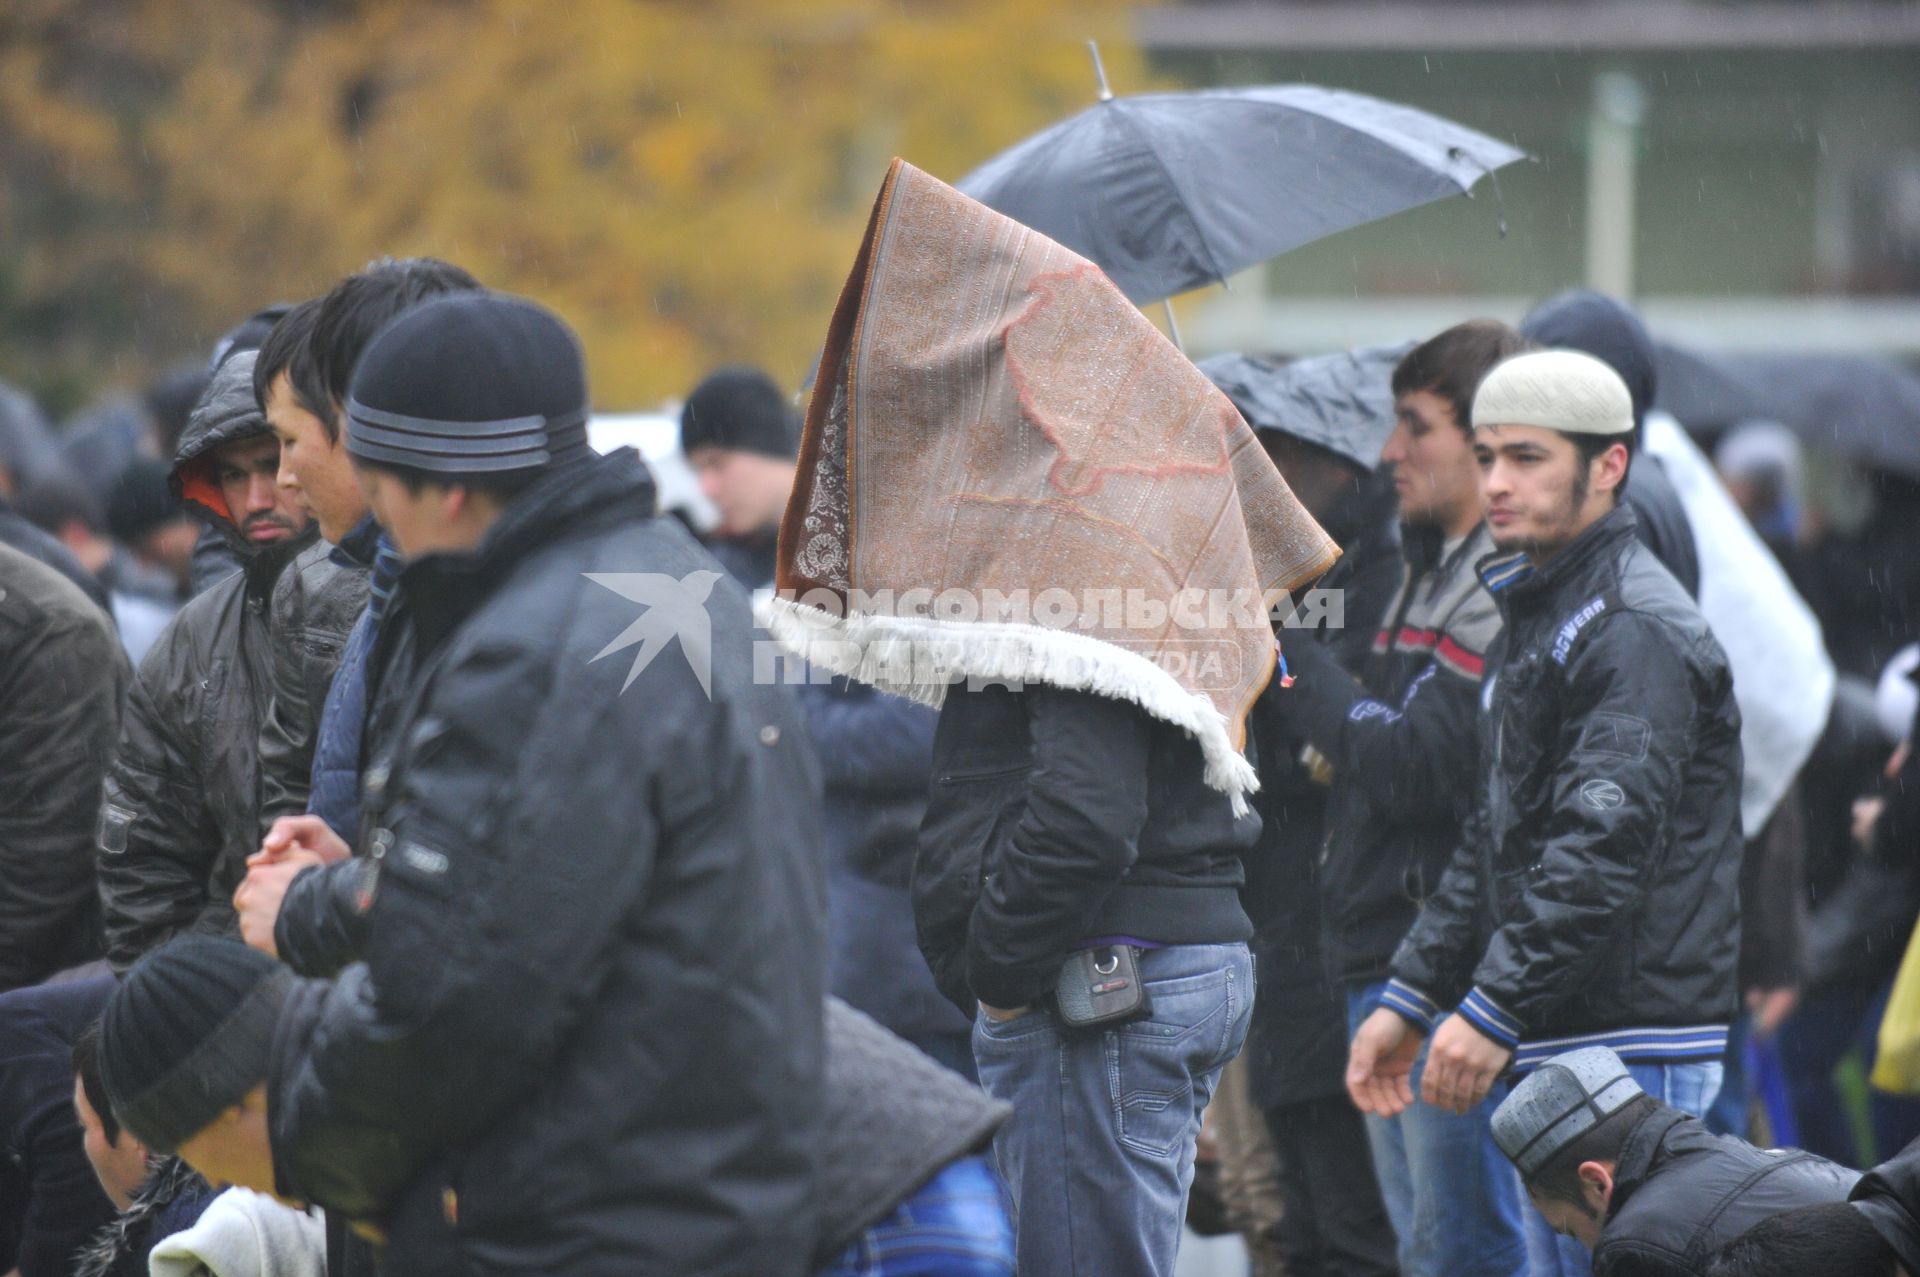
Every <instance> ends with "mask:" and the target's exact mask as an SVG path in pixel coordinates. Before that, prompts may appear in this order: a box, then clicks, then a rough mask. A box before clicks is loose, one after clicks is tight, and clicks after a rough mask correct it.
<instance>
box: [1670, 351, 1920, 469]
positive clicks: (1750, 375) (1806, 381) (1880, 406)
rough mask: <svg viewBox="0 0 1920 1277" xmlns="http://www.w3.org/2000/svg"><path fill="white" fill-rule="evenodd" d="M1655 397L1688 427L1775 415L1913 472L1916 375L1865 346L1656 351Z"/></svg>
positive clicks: (1825, 445) (1840, 448)
mask: <svg viewBox="0 0 1920 1277" xmlns="http://www.w3.org/2000/svg"><path fill="white" fill-rule="evenodd" d="M1656 359H1657V364H1658V367H1659V376H1660V387H1659V391H1658V393H1657V394H1656V395H1655V397H1654V398H1655V402H1656V403H1657V404H1658V406H1659V407H1661V408H1664V409H1666V411H1668V412H1670V413H1672V414H1673V416H1674V418H1675V419H1676V420H1678V421H1679V422H1680V424H1681V425H1683V426H1686V427H1687V428H1688V429H1690V430H1696V431H1702V432H1711V431H1715V430H1719V429H1722V428H1723V427H1726V426H1734V425H1738V424H1740V423H1741V422H1743V421H1753V420H1768V421H1778V422H1780V423H1781V424H1783V425H1785V426H1788V427H1790V428H1791V429H1792V430H1793V431H1794V432H1795V433H1796V434H1798V435H1799V436H1800V437H1801V438H1802V439H1805V440H1806V441H1807V442H1808V443H1809V444H1812V445H1813V446H1814V447H1817V448H1821V449H1824V450H1826V451H1828V452H1832V453H1835V454H1837V455H1839V456H1843V457H1848V458H1851V459H1852V460H1855V461H1860V462H1864V463H1866V464H1868V465H1872V466H1878V467H1880V468H1881V469H1883V470H1892V471H1896V472H1898V473H1901V474H1906V475H1911V476H1914V477H1916V478H1920V376H1915V375H1914V374H1913V373H1912V372H1909V371H1908V370H1907V369H1905V368H1902V367H1901V366H1900V365H1898V364H1896V363H1893V362H1892V361H1890V360H1886V359H1875V358H1872V357H1870V356H1867V355H1817V354H1768V353H1763V352H1757V351H1742V352H1737V353H1735V352H1727V351H1702V350H1688V349H1683V348H1682V347H1679V346H1673V345H1669V344H1667V343H1665V342H1662V343H1660V344H1659V347H1658V352H1657V356H1656Z"/></svg>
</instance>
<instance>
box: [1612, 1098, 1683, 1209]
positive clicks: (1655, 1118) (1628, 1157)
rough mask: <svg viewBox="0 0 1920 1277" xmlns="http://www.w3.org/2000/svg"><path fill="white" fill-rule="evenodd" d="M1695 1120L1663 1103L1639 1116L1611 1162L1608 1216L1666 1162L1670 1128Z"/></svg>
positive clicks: (1624, 1203) (1620, 1206)
mask: <svg viewBox="0 0 1920 1277" xmlns="http://www.w3.org/2000/svg"><path fill="white" fill-rule="evenodd" d="M1697 1120H1698V1119H1697V1118H1694V1117H1691V1116H1689V1115H1688V1114H1686V1113H1683V1112H1681V1111H1680V1110H1679V1109H1676V1108H1669V1107H1667V1106H1666V1105H1664V1104H1662V1105H1661V1106H1660V1107H1658V1108H1656V1109H1654V1110H1653V1112H1651V1113H1649V1114H1647V1115H1646V1116H1645V1117H1643V1118H1641V1119H1640V1124H1639V1125H1638V1126H1636V1127H1634V1128H1633V1131H1632V1132H1631V1133H1630V1134H1629V1135H1628V1136H1627V1142H1626V1143H1625V1144H1624V1145H1622V1146H1621V1149H1620V1158H1619V1160H1618V1161H1616V1162H1615V1163H1614V1167H1613V1200H1612V1201H1611V1202H1610V1203H1608V1206H1607V1218H1608V1219H1612V1218H1613V1217H1614V1216H1615V1215H1618V1214H1619V1213H1620V1210H1621V1208H1622V1207H1624V1206H1625V1205H1626V1204H1627V1199H1628V1198H1630V1197H1632V1196H1633V1195H1634V1193H1636V1192H1638V1191H1639V1190H1640V1187H1641V1186H1642V1185H1643V1184H1645V1183H1646V1182H1647V1181H1648V1180H1649V1179H1651V1178H1652V1177H1653V1175H1654V1173H1655V1172H1656V1171H1658V1170H1659V1169H1660V1168H1661V1167H1662V1166H1664V1165H1665V1164H1666V1161H1667V1149H1666V1142H1667V1136H1668V1135H1669V1134H1671V1133H1672V1131H1673V1129H1674V1128H1675V1127H1677V1126H1680V1125H1682V1124H1684V1123H1687V1122H1694V1121H1697Z"/></svg>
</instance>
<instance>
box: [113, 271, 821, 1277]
mask: <svg viewBox="0 0 1920 1277" xmlns="http://www.w3.org/2000/svg"><path fill="white" fill-rule="evenodd" d="M587 406H588V398H587V387H586V372H585V366H584V360H583V358H582V356H581V353H580V350H579V346H578V344H577V342H576V340H575V339H574V337H573V334H572V333H571V331H570V330H568V329H567V327H566V326H565V325H564V324H563V323H561V321H559V320H558V319H557V318H556V317H555V316H553V315H552V314H550V313H549V312H547V311H545V310H543V309H541V308H540V307H538V306H535V305H533V304H532V303H530V302H526V301H522V300H520V299H517V298H511V297H505V296H502V295H498V294H491V293H465V294H461V295H458V296H453V297H447V298H442V299H439V300H437V301H434V302H432V303H430V304H427V305H422V306H419V307H416V308H414V309H413V310H411V311H409V312H408V313H407V314H405V315H403V316H401V317H400V318H399V319H397V320H395V321H394V322H393V323H392V324H391V325H390V326H389V327H387V328H386V329H385V331H384V332H382V333H381V335H380V336H379V337H378V338H376V339H375V340H374V342H373V343H372V345H371V346H370V347H369V348H368V350H367V352H366V354H365V356H364V358H362V360H361V361H360V362H359V364H358V366H357V367H356V369H355V372H354V376H353V381H352V388H351V393H350V395H349V396H348V398H347V400H346V430H345V432H344V439H343V444H344V447H345V449H346V451H347V453H348V454H349V455H350V456H351V457H352V458H353V463H354V465H355V466H356V467H357V469H358V478H359V481H360V482H361V483H362V484H363V485H364V488H365V491H366V494H367V499H368V502H369V504H370V506H371V507H372V509H373V510H374V511H375V512H376V513H377V514H378V515H379V517H380V521H381V523H382V524H383V525H384V526H385V527H386V529H387V530H388V532H389V534H390V535H391V536H392V538H393V540H394V543H395V546H396V548H397V549H398V550H399V551H400V552H401V554H402V555H404V556H405V558H406V561H407V562H406V567H405V569H404V570H403V571H402V573H401V574H400V576H399V578H398V580H397V581H396V584H395V588H394V593H393V596H392V598H391V600H390V602H389V605H388V606H389V608H390V613H389V615H388V621H390V622H392V625H393V631H392V632H396V633H400V634H404V635H405V636H407V639H408V642H410V643H411V645H412V653H411V656H410V658H409V663H408V669H409V671H410V679H409V683H408V688H407V691H406V694H405V695H404V696H400V697H386V696H382V697H381V698H379V699H378V700H376V701H375V702H374V712H375V713H376V714H377V715H379V716H381V720H382V721H380V722H378V723H376V724H374V725H372V726H371V727H370V729H369V731H368V734H367V739H368V740H369V741H370V742H373V743H374V745H375V747H376V749H377V751H378V753H377V755H376V756H375V757H373V758H371V759H370V761H369V767H368V773H367V774H368V783H367V788H366V795H365V802H366V804H367V810H366V812H365V814H364V818H363V820H362V821H361V824H362V826H363V827H364V828H366V829H367V830H369V831H370V833H369V834H368V835H367V838H366V840H365V843H364V844H363V845H364V848H365V850H366V851H367V852H368V856H367V858H366V859H364V860H361V861H356V862H354V863H353V864H352V865H351V866H350V869H351V871H352V877H351V878H347V879H342V881H346V882H349V883H351V884H352V885H353V887H354V888H355V889H354V891H353V892H352V895H351V905H350V908H348V909H347V910H346V911H345V912H342V913H341V914H339V915H337V916H338V917H339V918H340V919H341V920H342V921H343V923H344V924H345V925H347V926H349V927H350V934H349V935H348V936H347V937H346V938H345V943H344V944H343V945H342V946H341V948H340V950H339V952H338V954H337V956H338V958H340V959H342V960H345V961H346V962H347V965H345V967H344V969H343V970H341V971H340V974H339V975H338V976H337V977H335V978H334V979H332V980H331V981H328V982H325V983H320V984H314V985H304V986H302V988H301V992H300V993H299V994H298V996H297V1005H296V1006H290V1007H289V1008H288V1010H287V1012H286V1015H287V1021H286V1023H285V1024H283V1026H282V1029H281V1031H279V1032H278V1033H276V1034H275V1036H274V1048H273V1057H274V1058H273V1061H272V1066H271V1072H270V1090H269V1094H270V1096H271V1103H270V1105H269V1110H268V1111H269V1112H270V1114H271V1116H272V1136H273V1144H274V1153H275V1157H274V1167H273V1169H274V1172H275V1175H276V1178H277V1181H278V1183H279V1185H280V1186H281V1189H282V1191H284V1192H286V1193H289V1194H291V1195H293V1196H296V1197H300V1198H303V1199H305V1200H309V1201H314V1202H318V1203H319V1204H321V1205H323V1206H325V1207H326V1208H327V1209H328V1210H329V1211H330V1212H338V1213H339V1214H341V1215H343V1216H347V1217H351V1218H359V1219H379V1220H381V1221H382V1222H383V1224H384V1227H385V1228H386V1230H387V1232H388V1234H389V1236H390V1238H391V1243H390V1246H389V1249H388V1252H387V1256H386V1259H385V1261H384V1263H385V1266H386V1267H387V1268H388V1269H389V1270H390V1271H396V1272H410V1273H411V1272H423V1273H424V1272H439V1271H448V1270H450V1269H453V1268H456V1267H459V1266H461V1265H463V1264H472V1263H477V1262H480V1257H482V1256H484V1257H486V1259H485V1262H486V1265H487V1267H489V1268H490V1269H495V1270H499V1271H509V1270H511V1271H528V1270H536V1271H549V1272H559V1271H564V1272H568V1273H573V1274H579V1275H581V1277H592V1275H593V1274H598V1273H606V1274H616V1273H617V1274H621V1275H622V1277H624V1275H625V1274H630V1273H636V1272H659V1273H663V1274H665V1273H681V1272H696V1271H697V1272H702V1273H712V1274H725V1273H739V1274H742V1277H745V1275H746V1274H754V1275H756V1277H776V1275H778V1274H782V1273H798V1272H801V1271H804V1270H805V1267H806V1265H807V1263H808V1257H809V1254H810V1251H811V1248H812V1245H813V1242H814V1240H815V1236H814V1233H815V1221H816V1214H815V1203H814V1196H813V1193H814V1171H815V1155H816V1154H815V1145H816V1141H817V1137H818V1127H817V1124H818V1122H819V1120H820V1119H819V1110H820V1102H821V1095H822V1089H821V1068H822V1037H823V1030H822V1015H821V1006H822V995H823V993H824V965H825V964H824V958H823V949H822V937H821V929H822V928H821V913H822V910H821V898H820V897H821V893H820V882H819V873H820V866H819V845H818V839H819V830H818V826H817V817H816V814H815V813H816V810H817V803H818V783H819V779H818V771H817V767H816V764H815V762H814V759H813V757H812V754H811V751H810V750H809V748H808V746H807V743H806V739H805V725H804V722H803V721H802V719H801V717H800V713H799V710H798V707H797V706H796V705H795V703H794V701H793V698H792V697H791V695H790V694H789V693H787V692H786V691H785V690H783V689H782V688H780V687H777V686H766V685H760V684H758V683H756V682H755V681H754V679H753V673H752V671H753V661H752V656H753V652H752V648H753V636H754V633H755V631H754V628H753V623H752V618H751V614H750V609H749V604H748V600H747V598H746V595H745V592H744V591H743V590H741V589H740V588H739V587H738V586H737V585H735V584H733V583H732V582H730V581H728V580H726V579H725V577H724V574H723V573H721V572H720V571H719V570H718V566H717V565H716V564H715V563H714V562H713V560H712V559H711V558H710V557H709V556H708V555H707V554H706V553H705V552H704V551H702V550H701V549H700V548H699V547H698V546H697V545H696V544H694V542H693V541H692V539H691V538H690V537H689V536H688V535H687V534H686V533H685V531H684V529H682V528H681V527H680V525H679V524H678V523H676V522H674V521H672V520H670V519H659V518H655V517H653V516H652V515H651V514H649V513H648V509H649V505H650V502H649V501H648V500H647V493H648V481H647V477H646V472H645V468H644V466H643V465H642V464H641V463H640V460H639V458H638V457H637V456H635V455H634V454H633V453H632V452H630V451H624V450H623V451H621V452H618V453H615V454H613V455H611V456H609V457H605V458H600V457H596V456H595V455H594V454H593V452H592V450H591V449H590V448H589V447H588V445H587V440H586V416H587ZM636 602H638V603H639V604H640V608H639V609H638V611H639V616H638V620H637V621H636V607H635V603H636ZM649 627H650V629H651V637H650V638H649ZM663 627H664V628H663ZM388 632H389V630H388V628H387V626H385V625H383V627H382V638H381V642H382V643H383V644H384V643H385V642H386V641H387V639H386V635H387V634H388ZM623 635H626V636H627V641H623V640H622V636H623ZM643 640H645V644H644V645H642V644H643ZM610 645H611V646H610ZM636 645H642V646H640V647H639V648H638V650H636V651H635V652H634V653H633V654H632V655H631V656H628V655H625V654H622V649H623V648H627V647H634V646H636ZM609 656H612V657H615V659H601V658H604V657H609ZM381 659H382V657H381V655H380V654H378V653H376V655H375V657H374V661H375V664H376V667H378V666H379V664H380V661H381ZM376 778H377V779H376ZM289 825H291V826H293V827H294V828H295V829H297V830H298V832H299V834H300V837H301V839H302V840H303V841H302V843H301V845H300V846H299V847H297V848H290V849H288V851H287V853H286V854H285V856H284V857H283V861H282V864H283V865H285V866H290V867H293V868H296V869H301V870H307V869H309V868H310V867H312V866H316V865H318V864H319V863H320V862H321V861H322V860H332V861H335V862H340V861H342V860H343V858H344V857H345V856H346V855H347V852H348V848H347V846H346V844H345V843H344V842H342V841H341V840H339V839H338V838H335V837H333V836H332V835H331V834H330V833H329V832H328V831H326V829H325V827H324V826H322V825H321V824H320V822H319V821H317V820H314V819H313V818H311V817H308V818H306V820H305V821H304V822H297V821H296V822H282V825H281V826H280V828H281V829H282V830H283V831H285V830H286V829H287V828H288V827H289ZM336 867H337V866H336ZM309 876H318V871H317V870H314V871H313V872H312V874H310V875H309ZM267 890H268V887H267V885H266V880H265V879H262V880H261V881H259V882H256V881H254V880H251V879H250V880H249V882H248V883H247V884H246V885H245V886H244V887H243V888H242V890H241V893H240V895H239V896H238V898H237V901H238V903H239V904H240V906H241V907H242V909H243V910H244V909H247V908H249V907H250V905H251V899H250V898H251V896H252V895H253V894H254V893H256V891H258V892H266V891H267ZM271 912H272V911H271V910H269V911H268V913H269V917H270V916H271ZM503 1007H512V1008H514V1011H513V1014H511V1015H502V1014H501V1008H503ZM667 1026H670V1028H669V1027H667ZM636 1070H637V1071H636ZM111 1077H112V1074H111V1071H110V1072H109V1080H110V1081H111ZM123 1116H125V1114H124V1113H123Z"/></svg>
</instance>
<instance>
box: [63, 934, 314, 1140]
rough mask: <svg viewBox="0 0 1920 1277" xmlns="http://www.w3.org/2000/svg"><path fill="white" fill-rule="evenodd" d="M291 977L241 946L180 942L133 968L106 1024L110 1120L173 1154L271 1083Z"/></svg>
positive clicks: (103, 1066)
mask: <svg viewBox="0 0 1920 1277" xmlns="http://www.w3.org/2000/svg"><path fill="white" fill-rule="evenodd" d="M292 985H293V973H292V972H291V971H289V970H288V969H287V968H286V967H284V966H282V965H280V963H279V962H278V961H276V960H275V959H273V958H270V957H268V956H267V955H266V954H264V953H261V952H260V951H259V950H257V949H249V948H248V947H247V946H246V945H244V944H241V943H240V942H239V941H237V940H229V939H223V938H220V937H216V936H203V935H184V936H180V937H178V938H177V939H174V940H171V941H169V942H168V943H166V944H164V945H162V946H161V947H160V948H158V949H155V950H154V951H153V952H152V953H149V954H148V955H147V956H146V957H144V958H142V959H141V960H140V961H139V963H137V964H136V965H135V966H134V968H133V970H131V971H129V972H128V973H127V975H126V978H125V979H124V980H122V981H121V982H120V987H119V988H118V989H116V990H114V994H113V997H112V998H111V999H110V1000H109V1001H108V1002H107V1009H106V1013H105V1014H104V1015H103V1016H102V1017H101V1020H100V1078H101V1081H103V1082H104V1083H105V1084H106V1088H107V1098H108V1099H109V1100H110V1101H112V1103H113V1112H114V1116H115V1117H117V1118H118V1119H119V1120H120V1124H121V1125H122V1126H124V1127H126V1128H127V1129H128V1130H130V1131H132V1132H133V1133H134V1135H135V1136H136V1137H137V1138H138V1139H139V1140H140V1142H141V1143H142V1144H145V1145H146V1146H147V1147H148V1148H150V1149H153V1150H154V1151H156V1152H160V1153H171V1152H173V1151H174V1150H175V1149H177V1148H179V1147H180V1145H181V1144H182V1143H184V1142H185V1141H187V1140H189V1139H191V1138H193V1137H194V1136H195V1135H198V1134H199V1133H200V1132H201V1131H203V1130H205V1129H206V1128H207V1127H208V1126H211V1125H212V1124H213V1120H214V1119H215V1118H217V1117H219V1116H220V1114H222V1113H224V1112H226V1111H227V1110H228V1109H230V1108H232V1107H233V1106H234V1105H235V1104H238V1103H239V1102H240V1100H241V1098H242V1097H243V1096H245V1095H246V1093H247V1092H248V1091H251V1090H252V1089H253V1088H254V1087H256V1086H258V1085H259V1084H260V1083H262V1082H264V1081H266V1078H267V1069H268V1065H269V1062H270V1060H271V1056H272V1049H273V1031H274V1026H275V1024H276V1023H277V1022H278V1020H279V1016H280V1007H281V1004H282V1003H284V1002H285V1001H286V998H287V993H288V991H289V989H291V987H292Z"/></svg>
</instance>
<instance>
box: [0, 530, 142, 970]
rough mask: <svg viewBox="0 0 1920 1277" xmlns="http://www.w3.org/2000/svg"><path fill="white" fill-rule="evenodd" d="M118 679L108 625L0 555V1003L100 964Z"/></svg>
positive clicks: (39, 571)
mask: <svg viewBox="0 0 1920 1277" xmlns="http://www.w3.org/2000/svg"><path fill="white" fill-rule="evenodd" d="M127 677H128V669H127V657H126V653H125V652H124V651H122V650H121V647H120V640H119V638H118V637H117V636H116V635H115V633H114V629H113V622H112V621H111V620H109V619H108V617H107V614H106V613H105V612H102V611H101V610H100V609H99V608H97V607H95V606H94V605H93V604H92V603H90V602H89V601H88V600H87V598H86V596H85V595H83V594H81V593H80V591H79V589H78V588H76V587H75V586H74V585H73V583H72V582H70V581H68V580H67V579H66V578H65V577H63V576H61V575H60V574H59V573H58V572H56V571H54V570H53V569H52V568H50V567H47V566H46V565H44V564H42V563H38V562H36V561H35V560H33V559H30V558H28V557H27V556H26V555H24V554H21V553H20V552H19V551H17V550H13V549H10V548H8V547H6V546H0V991H5V990H7V989H17V988H20V987H21V986H23V985H29V984H37V983H39V982H40V981H41V980H44V979H46V978H47V977H48V976H50V975H52V974H53V973H54V972H55V971H58V970H60V969H61V968H62V967H70V966H74V965H76V964H78V963H81V962H85V961H87V960H88V959H90V958H96V957H98V956H99V955H100V918H99V905H98V901H97V899H96V896H95V891H94V877H93V830H94V825H95V821H96V819H97V817H98V816H99V812H100V777H101V774H102V772H104V771H105V770H106V764H107V760H108V759H109V758H111V757H112V756H113V738H114V735H115V734H116V732H117V731H118V730H119V725H120V705H121V701H122V699H123V698H124V696H125V694H126V688H127Z"/></svg>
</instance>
